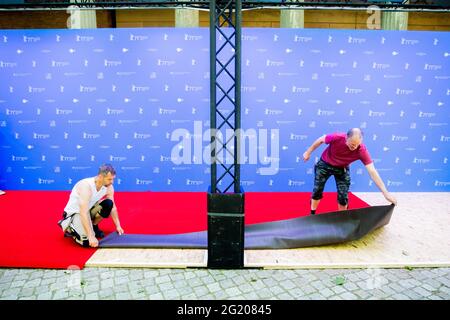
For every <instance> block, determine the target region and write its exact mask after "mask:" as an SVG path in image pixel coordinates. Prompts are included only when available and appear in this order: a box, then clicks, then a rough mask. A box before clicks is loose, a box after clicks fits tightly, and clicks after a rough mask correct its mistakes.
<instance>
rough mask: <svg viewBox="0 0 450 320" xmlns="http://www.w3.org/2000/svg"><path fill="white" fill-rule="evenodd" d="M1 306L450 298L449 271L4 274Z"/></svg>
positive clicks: (5, 271)
mask: <svg viewBox="0 0 450 320" xmlns="http://www.w3.org/2000/svg"><path fill="white" fill-rule="evenodd" d="M0 299H1V300H18V299H19V300H21V299H27V300H28V299H38V300H58V299H63V300H66V299H77V300H98V299H101V300H104V299H106V300H107V299H112V300H114V299H120V300H131V299H133V300H135V299H155V300H156V299H157V300H187V299H190V300H205V299H208V300H225V299H233V300H234V299H238V300H260V299H264V300H266V299H267V300H270V299H275V300H294V299H295V300H302V299H306V300H323V299H326V300H329V299H331V300H334V299H343V300H366V299H369V300H370V299H376V300H381V299H383V300H384V299H389V300H391V299H393V300H450V268H417V269H416V268H414V269H309V270H304V269H297V270H260V269H242V270H217V269H124V268H121V269H119V268H85V269H83V270H48V269H0Z"/></svg>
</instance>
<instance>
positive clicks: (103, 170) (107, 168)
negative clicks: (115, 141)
mask: <svg viewBox="0 0 450 320" xmlns="http://www.w3.org/2000/svg"><path fill="white" fill-rule="evenodd" d="M108 173H111V174H112V175H113V176H115V175H116V169H114V167H113V166H112V165H111V164H109V163H104V164H102V165H101V166H100V168H98V174H101V175H103V176H106V175H108Z"/></svg>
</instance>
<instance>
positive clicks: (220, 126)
mask: <svg viewBox="0 0 450 320" xmlns="http://www.w3.org/2000/svg"><path fill="white" fill-rule="evenodd" d="M209 17H210V24H209V25H210V32H209V34H210V90H211V91H210V122H211V123H210V127H211V160H212V161H211V191H210V192H211V193H227V192H234V193H239V192H240V164H239V162H240V161H239V160H240V159H239V152H238V151H239V150H240V149H239V148H240V134H239V133H238V132H239V131H240V128H241V21H242V2H241V0H210V10H209ZM231 190H232V191H231Z"/></svg>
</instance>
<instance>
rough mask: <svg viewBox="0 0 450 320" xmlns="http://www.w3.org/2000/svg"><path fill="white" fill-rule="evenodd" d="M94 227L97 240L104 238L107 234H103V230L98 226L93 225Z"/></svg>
mask: <svg viewBox="0 0 450 320" xmlns="http://www.w3.org/2000/svg"><path fill="white" fill-rule="evenodd" d="M93 227H94V232H95V237H96V238H104V237H105V234H104V233H103V231H102V230H100V229H99V227H98V225H93Z"/></svg>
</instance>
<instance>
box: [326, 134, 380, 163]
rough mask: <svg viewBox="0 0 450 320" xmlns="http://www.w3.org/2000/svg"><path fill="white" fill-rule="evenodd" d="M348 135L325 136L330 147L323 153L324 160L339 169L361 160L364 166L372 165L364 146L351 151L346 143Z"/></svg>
mask: <svg viewBox="0 0 450 320" xmlns="http://www.w3.org/2000/svg"><path fill="white" fill-rule="evenodd" d="M346 139H347V135H346V134H345V133H333V134H327V135H326V136H325V143H326V144H328V147H327V148H326V149H325V150H324V151H323V153H322V160H323V161H325V162H326V163H328V164H330V165H332V166H334V167H339V168H346V167H348V166H349V164H350V163H352V162H353V161H356V160H361V161H362V163H364V165H365V166H366V165H368V164H371V163H372V162H373V161H372V158H371V157H370V154H369V152H368V151H367V148H366V146H365V145H364V144H362V143H361V144H360V145H359V147H358V148H356V149H355V150H353V151H351V150H350V149H349V147H348V146H347V144H346V143H345V142H346Z"/></svg>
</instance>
